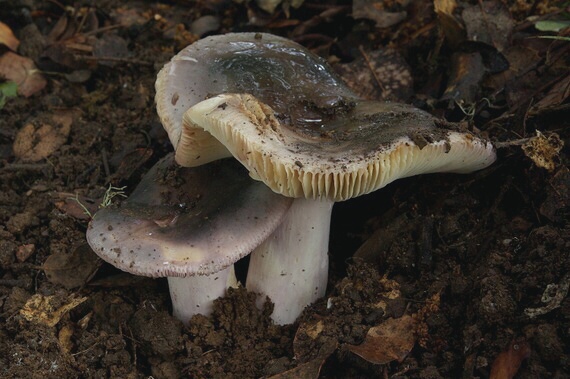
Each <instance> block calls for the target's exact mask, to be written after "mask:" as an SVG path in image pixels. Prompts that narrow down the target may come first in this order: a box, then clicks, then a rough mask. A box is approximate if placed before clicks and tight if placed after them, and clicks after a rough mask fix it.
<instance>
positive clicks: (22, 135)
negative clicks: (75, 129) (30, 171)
mask: <svg viewBox="0 0 570 379" xmlns="http://www.w3.org/2000/svg"><path fill="white" fill-rule="evenodd" d="M72 123H73V113H72V112H71V111H61V112H58V113H53V114H50V115H47V116H46V117H43V118H40V119H38V120H36V122H29V123H27V124H26V125H24V127H23V128H22V129H20V130H19V131H18V133H17V134H16V138H15V140H14V144H13V146H12V148H13V150H14V154H15V155H16V157H18V158H20V159H22V160H24V161H30V162H37V161H40V160H42V159H44V158H47V157H48V156H50V155H51V154H53V153H54V152H55V151H56V150H57V149H59V148H60V147H61V146H62V145H63V144H64V143H65V142H66V141H67V138H68V137H69V132H70V131H71V124H72Z"/></svg>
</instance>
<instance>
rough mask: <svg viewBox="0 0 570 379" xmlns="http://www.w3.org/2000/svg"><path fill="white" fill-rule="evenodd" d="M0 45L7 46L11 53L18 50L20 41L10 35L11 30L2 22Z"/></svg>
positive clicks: (0, 24) (12, 34)
mask: <svg viewBox="0 0 570 379" xmlns="http://www.w3.org/2000/svg"><path fill="white" fill-rule="evenodd" d="M0 43H2V44H4V45H6V46H8V48H9V49H10V50H12V51H16V50H18V46H20V41H19V40H18V38H16V36H15V35H14V33H12V29H10V27H9V26H8V25H6V24H5V23H3V22H0Z"/></svg>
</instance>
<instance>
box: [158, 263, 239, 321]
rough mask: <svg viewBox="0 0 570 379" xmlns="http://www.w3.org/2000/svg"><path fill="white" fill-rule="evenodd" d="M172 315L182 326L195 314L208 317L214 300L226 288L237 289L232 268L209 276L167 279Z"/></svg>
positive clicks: (170, 277) (172, 277)
mask: <svg viewBox="0 0 570 379" xmlns="http://www.w3.org/2000/svg"><path fill="white" fill-rule="evenodd" d="M168 287H169V288H170V298H171V300H172V314H173V316H174V317H176V318H177V319H178V320H180V321H182V322H183V323H184V324H188V321H190V319H191V318H192V316H194V315H195V314H202V315H206V316H207V315H209V314H210V313H212V310H213V308H214V300H215V299H217V298H218V297H222V296H224V295H225V293H226V289H227V288H228V287H237V279H236V276H235V273H234V266H233V265H231V266H229V267H228V268H226V269H224V270H221V271H218V272H216V273H215V274H211V275H195V276H188V277H175V276H169V277H168Z"/></svg>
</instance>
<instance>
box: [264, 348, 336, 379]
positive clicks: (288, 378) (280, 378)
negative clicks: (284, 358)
mask: <svg viewBox="0 0 570 379" xmlns="http://www.w3.org/2000/svg"><path fill="white" fill-rule="evenodd" d="M337 346H338V343H337V341H336V340H335V339H333V338H326V339H324V343H323V345H322V346H321V347H320V349H319V352H318V354H317V356H316V358H314V359H311V360H310V361H308V362H305V363H301V364H300V365H298V366H297V367H295V368H293V369H291V370H287V371H285V372H282V373H280V374H277V375H273V376H270V377H269V378H268V379H301V378H303V379H311V378H314V379H317V378H318V377H319V374H320V372H321V368H322V367H323V364H324V363H325V361H326V360H327V358H328V357H329V356H330V355H331V354H332V353H334V351H335V350H336V348H337Z"/></svg>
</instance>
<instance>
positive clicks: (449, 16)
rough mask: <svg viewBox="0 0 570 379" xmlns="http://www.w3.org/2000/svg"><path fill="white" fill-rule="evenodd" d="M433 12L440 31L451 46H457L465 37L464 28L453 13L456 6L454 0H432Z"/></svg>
mask: <svg viewBox="0 0 570 379" xmlns="http://www.w3.org/2000/svg"><path fill="white" fill-rule="evenodd" d="M433 6H434V10H435V13H436V14H437V19H438V23H439V27H440V29H441V32H442V33H443V35H444V36H445V39H446V40H447V42H448V43H449V44H450V46H451V47H457V46H458V45H459V44H460V43H461V42H462V41H463V40H464V39H465V29H464V27H463V24H462V23H461V21H459V20H458V19H457V17H455V15H454V14H453V13H454V12H455V9H456V8H457V2H456V1H455V0H434V2H433Z"/></svg>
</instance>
